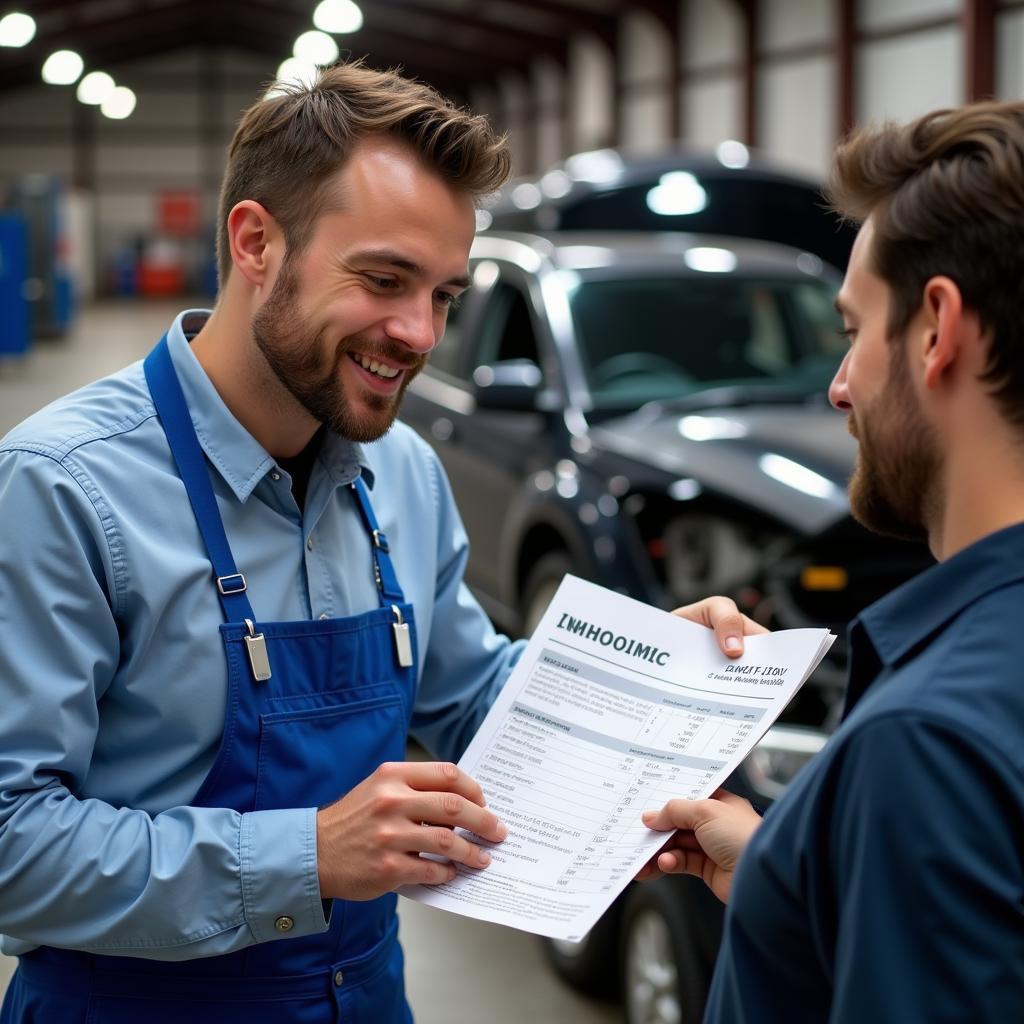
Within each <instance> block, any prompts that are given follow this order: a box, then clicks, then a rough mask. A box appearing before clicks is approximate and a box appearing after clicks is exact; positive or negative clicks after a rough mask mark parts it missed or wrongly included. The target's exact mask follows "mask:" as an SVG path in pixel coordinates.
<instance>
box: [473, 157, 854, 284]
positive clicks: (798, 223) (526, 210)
mask: <svg viewBox="0 0 1024 1024" xmlns="http://www.w3.org/2000/svg"><path fill="white" fill-rule="evenodd" d="M480 223H481V227H492V228H494V229H495V230H501V231H529V232H549V231H606V232H607V231H687V232H691V233H701V234H715V235H728V236H730V237H734V238H759V239H763V240H765V241H769V242H779V243H781V244H783V245H788V246H791V247H793V248H797V249H801V250H803V251H804V252H809V253H813V254H814V255H815V256H818V257H819V258H821V259H822V260H824V261H825V262H826V263H829V264H831V265H832V266H833V267H836V268H838V269H840V270H843V269H845V268H846V263H847V260H848V259H849V255H850V248H851V246H852V245H853V239H854V236H855V235H856V231H855V230H854V228H853V227H852V226H851V225H849V224H847V223H845V222H844V221H842V220H841V219H840V218H839V217H838V216H837V215H836V214H835V213H833V212H831V211H830V210H829V209H828V207H827V204H826V202H825V199H824V197H823V195H822V192H821V186H820V184H819V183H818V182H817V181H815V180H814V179H812V178H805V177H801V176H800V175H798V174H794V173H792V172H791V171H788V170H784V169H782V168H780V167H778V166H776V165H775V164H773V163H772V162H771V161H769V160H766V159H765V158H763V157H761V156H758V155H757V154H752V153H751V152H750V151H749V150H748V149H747V147H746V146H744V145H743V144H742V143H739V142H723V143H722V144H721V145H720V146H719V147H718V148H717V150H715V152H713V153H709V152H698V151H693V150H686V149H677V150H674V151H672V152H668V153H664V154H662V155H659V156H642V157H627V156H624V155H623V154H621V153H619V152H618V151H616V150H613V149H602V150H596V151H594V152H590V153H578V154H576V155H575V156H572V157H569V159H567V160H566V161H565V162H564V163H561V164H559V165H557V166H555V167H553V168H552V169H551V170H550V171H548V172H547V173H546V174H544V175H542V176H540V177H537V178H528V179H522V180H519V181H516V182H513V183H512V184H511V185H510V186H508V187H507V188H505V189H503V190H502V191H501V192H500V193H498V194H497V195H496V196H495V197H493V198H492V200H491V202H490V203H489V205H488V206H487V207H486V209H485V210H484V211H482V214H481V218H480Z"/></svg>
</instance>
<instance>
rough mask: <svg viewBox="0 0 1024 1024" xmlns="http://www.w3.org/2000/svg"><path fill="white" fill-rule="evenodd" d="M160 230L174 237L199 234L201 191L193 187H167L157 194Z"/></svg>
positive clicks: (188, 236)
mask: <svg viewBox="0 0 1024 1024" xmlns="http://www.w3.org/2000/svg"><path fill="white" fill-rule="evenodd" d="M157 222H158V224H159V232H160V234H162V235H169V236H170V237H172V238H194V237H195V236H197V235H198V234H199V193H198V192H196V191H193V190H191V189H175V190H170V189H167V190H165V191H163V192H161V193H159V195H158V196H157Z"/></svg>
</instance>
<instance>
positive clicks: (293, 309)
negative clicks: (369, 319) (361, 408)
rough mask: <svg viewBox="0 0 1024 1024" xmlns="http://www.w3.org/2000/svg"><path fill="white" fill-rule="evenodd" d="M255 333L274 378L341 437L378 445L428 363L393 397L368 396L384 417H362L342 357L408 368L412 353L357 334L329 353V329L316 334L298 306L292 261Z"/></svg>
mask: <svg viewBox="0 0 1024 1024" xmlns="http://www.w3.org/2000/svg"><path fill="white" fill-rule="evenodd" d="M252 335H253V338H254V340H255V341H256V345H257V347H258V348H259V350H260V352H261V353H262V354H263V358H264V359H265V360H266V362H267V365H268V366H269V367H270V369H271V371H272V372H273V374H274V376H275V377H277V379H278V380H279V381H280V383H281V384H282V385H283V386H284V387H285V388H286V389H287V390H288V392H289V393H290V394H291V395H292V397H293V398H294V399H295V400H296V401H297V402H298V403H299V404H300V405H301V406H302V407H303V408H304V409H305V410H306V411H307V412H308V413H309V414H310V415H311V416H312V417H313V418H314V419H316V420H317V421H318V422H320V423H323V424H325V425H326V426H327V427H328V428H329V429H330V430H333V431H334V432H335V433H336V434H338V435H339V436H340V437H344V438H347V439H348V440H350V441H357V442H360V443H365V442H369V441H376V440H377V439H378V438H381V437H383V436H384V434H386V433H387V432H388V430H390V429H391V426H392V424H393V423H394V422H395V418H396V417H397V416H398V409H399V406H400V405H401V402H402V396H403V395H404V394H405V389H406V388H407V387H408V386H409V382H410V381H411V380H412V378H413V377H415V376H416V374H417V373H418V372H419V370H420V369H422V366H423V363H424V362H425V359H422V358H421V359H420V360H419V363H418V364H417V365H415V366H413V367H410V368H409V369H406V370H405V371H404V373H405V376H404V379H403V381H402V385H401V388H400V389H399V391H398V392H397V393H396V394H394V395H377V394H374V393H373V392H370V391H366V392H364V395H363V401H364V403H365V404H366V405H368V406H369V407H370V408H371V409H372V410H374V411H376V412H377V413H379V415H378V416H375V417H373V418H370V417H367V416H362V417H360V416H357V415H356V413H355V412H354V410H353V409H352V408H351V406H350V405H349V403H348V401H347V400H346V398H345V389H344V386H343V384H342V378H341V361H342V359H347V358H349V357H348V353H349V352H351V351H356V350H358V351H360V352H365V353H367V354H368V355H379V356H385V357H387V358H390V359H392V360H394V361H395V362H398V363H401V364H402V365H407V364H408V360H409V353H408V351H407V350H403V349H402V348H401V347H400V346H399V345H397V344H390V345H387V344H385V345H382V344H381V343H379V342H377V343H372V342H368V341H367V342H364V341H362V340H361V339H360V338H359V337H358V336H353V337H349V338H345V339H343V340H342V341H341V342H340V343H339V344H338V345H337V346H336V348H335V349H334V352H333V354H330V353H325V351H324V338H325V335H326V328H321V329H320V330H319V331H318V330H314V328H313V327H312V326H311V325H310V324H309V322H308V321H307V320H306V319H304V318H303V316H302V313H301V312H300V310H299V308H298V278H297V276H296V274H295V272H294V270H293V268H292V265H291V263H290V261H287V260H286V261H285V263H284V265H283V266H282V267H281V271H280V273H279V275H278V278H277V280H276V281H275V282H274V287H273V289H271V292H270V295H269V296H267V300H266V302H264V303H263V305H262V306H261V307H260V308H259V309H258V310H257V312H256V314H255V315H254V316H253V319H252Z"/></svg>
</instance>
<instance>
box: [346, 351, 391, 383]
mask: <svg viewBox="0 0 1024 1024" xmlns="http://www.w3.org/2000/svg"><path fill="white" fill-rule="evenodd" d="M349 355H350V356H351V357H352V359H354V360H355V361H356V362H357V363H358V364H359V365H360V366H361V367H362V368H363V369H364V370H366V371H368V372H369V373H374V374H376V375H377V376H378V377H382V378H383V379H384V380H391V379H392V378H394V377H397V376H398V375H399V374H400V373H401V372H402V369H403V367H401V366H388V365H387V364H386V363H381V362H378V360H376V359H373V358H371V357H370V356H366V355H363V354H362V353H361V352H350V353H349Z"/></svg>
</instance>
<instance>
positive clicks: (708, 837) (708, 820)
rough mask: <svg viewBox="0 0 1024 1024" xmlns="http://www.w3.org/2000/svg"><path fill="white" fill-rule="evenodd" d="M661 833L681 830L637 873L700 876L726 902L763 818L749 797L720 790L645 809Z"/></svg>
mask: <svg viewBox="0 0 1024 1024" xmlns="http://www.w3.org/2000/svg"><path fill="white" fill-rule="evenodd" d="M643 822H644V824H645V825H646V826H647V827H648V828H649V829H653V830H654V831H656V832H668V831H669V830H671V829H675V828H677V829H679V831H678V832H677V833H676V834H675V835H674V836H673V837H672V838H671V839H670V840H669V841H668V843H666V844H665V846H664V847H663V848H662V850H661V851H660V852H659V853H658V854H657V856H655V857H654V858H653V859H652V860H651V861H649V862H648V863H647V865H646V866H645V867H644V868H643V869H642V870H641V871H640V873H639V874H638V875H637V876H636V877H637V880H638V881H641V882H643V881H646V880H647V879H649V878H656V877H657V876H658V875H660V874H666V875H696V876H697V877H698V878H702V879H703V880H704V884H705V885H706V886H707V887H708V888H709V889H710V890H711V891H712V892H713V893H714V894H715V895H716V896H717V897H718V898H719V899H720V900H721V901H722V902H723V903H728V902H729V891H730V889H731V888H732V878H733V873H734V872H735V870H736V865H737V863H738V862H739V859H740V854H741V853H743V851H744V849H745V848H746V845H747V843H748V842H749V841H750V837H751V836H752V835H753V834H754V832H755V830H756V829H757V826H758V825H760V824H761V816H760V815H759V814H758V813H757V811H755V810H754V808H753V807H751V806H750V802H749V801H748V800H744V799H743V797H740V796H736V795H735V794H734V793H727V792H726V791H725V790H724V789H719V790H717V791H716V792H715V794H714V795H713V796H712V797H711V799H710V800H670V801H669V802H668V803H667V804H665V806H664V807H663V808H662V809H661V810H660V811H644V814H643Z"/></svg>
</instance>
